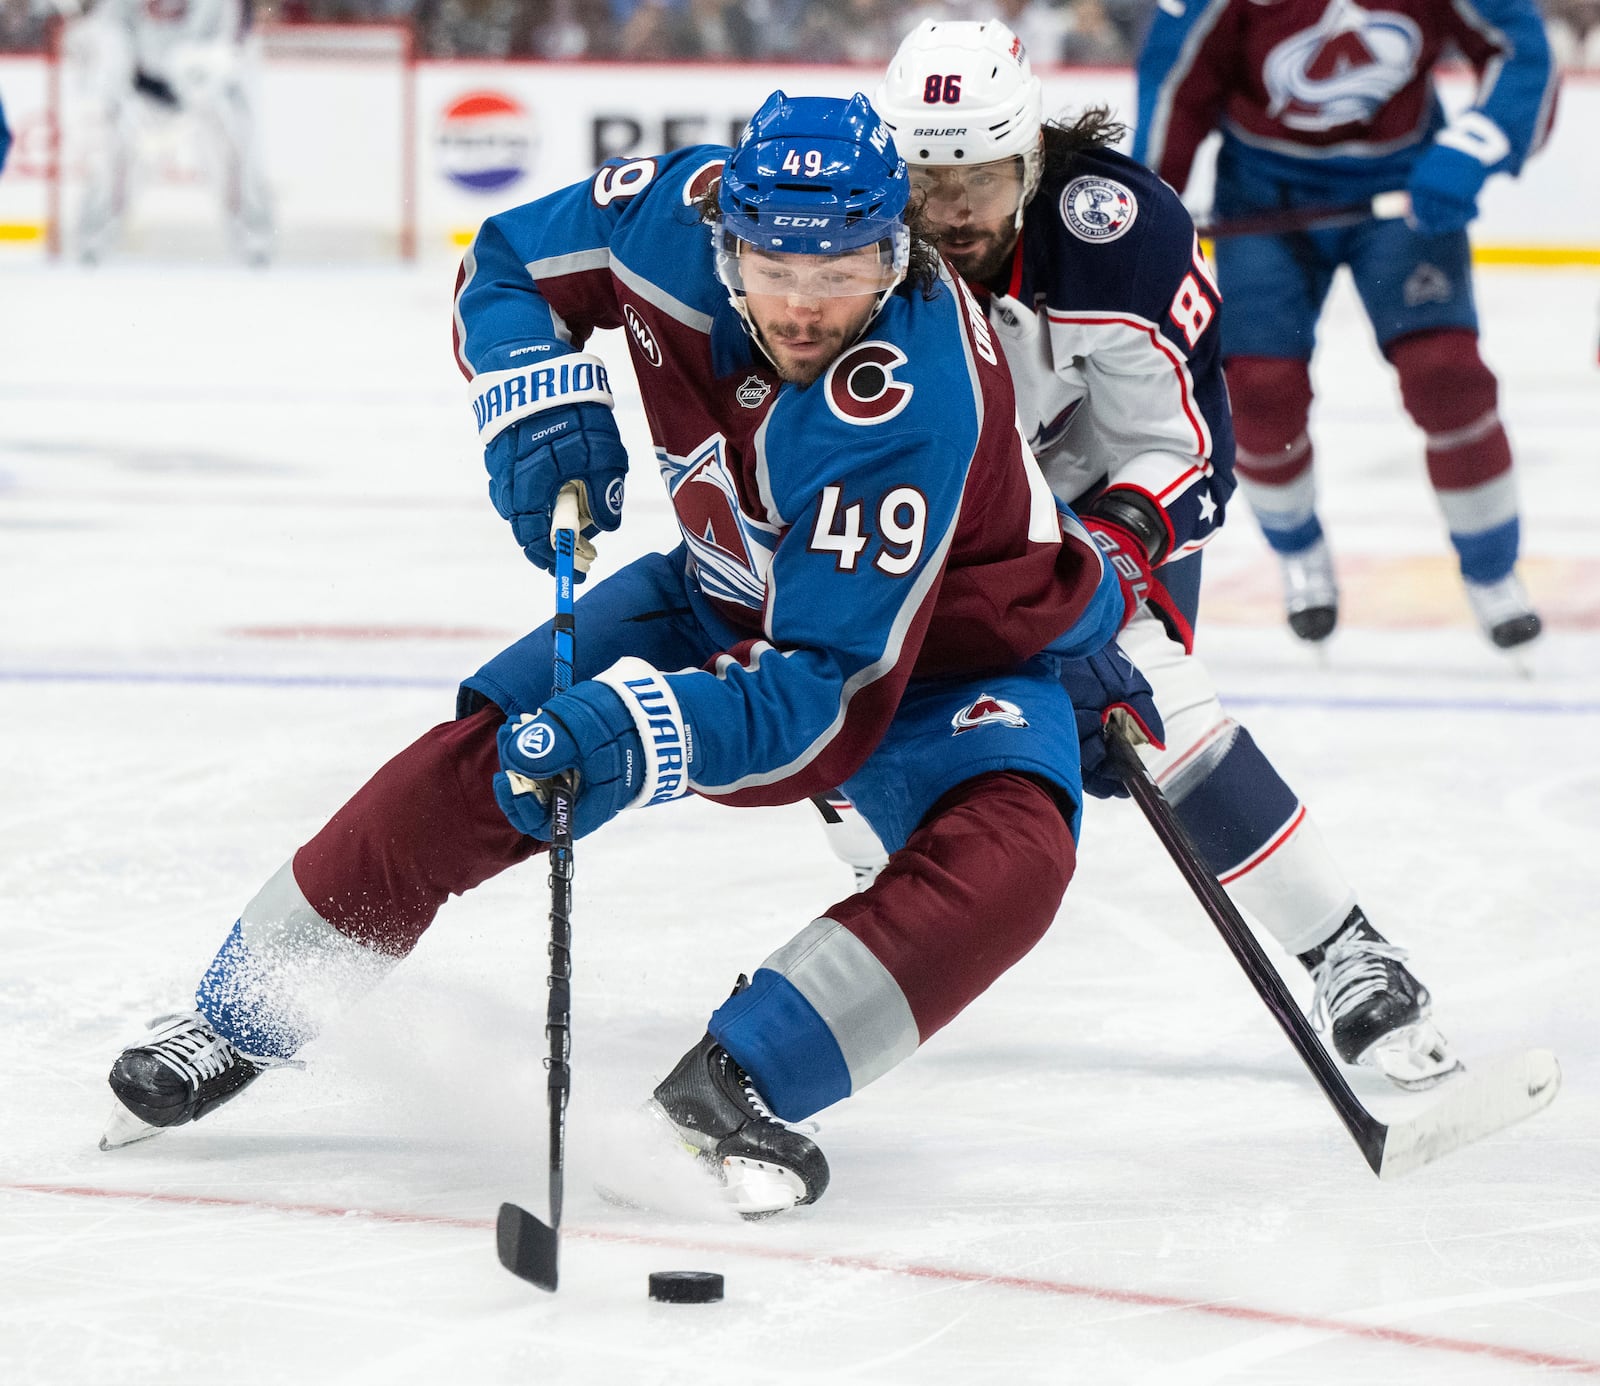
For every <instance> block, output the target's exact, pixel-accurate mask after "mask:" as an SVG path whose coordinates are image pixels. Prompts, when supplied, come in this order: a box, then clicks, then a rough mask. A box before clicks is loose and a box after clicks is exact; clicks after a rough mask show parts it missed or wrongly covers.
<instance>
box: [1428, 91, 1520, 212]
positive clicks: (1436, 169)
mask: <svg viewBox="0 0 1600 1386" xmlns="http://www.w3.org/2000/svg"><path fill="white" fill-rule="evenodd" d="M1510 152H1511V142H1510V140H1508V139H1507V138H1506V135H1505V131H1503V130H1502V129H1501V128H1500V127H1499V126H1498V125H1496V124H1495V123H1494V121H1492V120H1490V119H1489V117H1488V116H1486V115H1484V113H1483V112H1482V111H1465V112H1463V113H1462V114H1461V115H1460V116H1458V117H1456V119H1455V120H1453V121H1451V122H1450V124H1449V125H1447V126H1445V128H1444V129H1443V130H1441V131H1439V133H1438V134H1437V135H1435V136H1434V140H1433V143H1432V144H1431V145H1430V146H1429V147H1428V151H1427V153H1425V154H1424V155H1423V156H1422V157H1421V158H1420V159H1418V160H1417V163H1416V166H1415V167H1414V168H1413V169H1412V170H1411V178H1410V180H1409V181H1408V182H1407V184H1406V191H1407V192H1409V193H1410V194H1411V224H1412V225H1413V226H1415V227H1416V228H1417V230H1418V231H1421V232H1423V233H1425V234H1426V235H1430V236H1439V235H1443V234H1444V233H1445V232H1447V231H1464V230H1465V229H1466V228H1467V227H1468V226H1469V225H1470V224H1471V223H1472V221H1473V219H1474V218H1475V217H1476V216H1477V215H1478V192H1479V190H1480V189H1481V188H1482V187H1483V180H1484V179H1485V178H1487V177H1488V176H1489V170H1490V169H1492V168H1494V167H1495V166H1496V165H1497V164H1499V163H1500V162H1502V161H1503V160H1504V159H1505V157H1506V155H1507V154H1509V153H1510Z"/></svg>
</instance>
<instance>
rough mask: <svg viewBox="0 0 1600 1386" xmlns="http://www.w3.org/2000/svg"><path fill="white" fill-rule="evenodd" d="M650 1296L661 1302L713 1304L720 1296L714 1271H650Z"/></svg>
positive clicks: (718, 1280) (719, 1288) (720, 1290)
mask: <svg viewBox="0 0 1600 1386" xmlns="http://www.w3.org/2000/svg"><path fill="white" fill-rule="evenodd" d="M650 1298H651V1299H655V1300H660V1301H661V1303H663V1304H715V1303H716V1302H717V1301H718V1300H719V1299H721V1298H722V1277H721V1276H720V1275H718V1274H717V1273H716V1271H651V1272H650Z"/></svg>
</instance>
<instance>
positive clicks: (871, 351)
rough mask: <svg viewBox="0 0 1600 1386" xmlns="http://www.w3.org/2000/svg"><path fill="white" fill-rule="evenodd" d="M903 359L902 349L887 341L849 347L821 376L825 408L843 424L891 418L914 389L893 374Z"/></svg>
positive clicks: (907, 401) (903, 404) (902, 407)
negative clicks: (826, 403) (825, 402)
mask: <svg viewBox="0 0 1600 1386" xmlns="http://www.w3.org/2000/svg"><path fill="white" fill-rule="evenodd" d="M905 363H906V354H905V352H903V351H901V350H900V349H899V348H898V347H892V346H890V345H889V344H888V343H887V342H863V343H862V344H861V345H860V346H857V347H851V348H850V350H849V351H847V352H845V354H844V355H843V356H841V357H840V358H839V359H838V360H837V361H835V362H834V363H833V364H832V365H831V366H829V367H828V373H827V375H825V376H824V377H823V380H822V389H823V397H824V398H825V399H826V400H827V401H828V408H829V409H831V410H832V411H833V412H834V414H835V415H836V416H837V417H839V418H841V419H843V420H844V421H845V422H846V423H847V424H856V425H858V426H859V427H863V428H864V427H866V426H867V425H869V424H877V423H883V422H884V420H886V419H892V418H894V416H895V415H896V414H898V413H899V412H900V411H901V410H902V409H904V408H905V407H906V405H908V404H909V403H910V402H911V396H912V394H913V392H914V387H912V386H910V385H907V384H905V383H903V382H902V381H899V380H896V379H895V378H894V370H895V367H896V366H903V365H905Z"/></svg>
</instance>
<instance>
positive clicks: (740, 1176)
mask: <svg viewBox="0 0 1600 1386" xmlns="http://www.w3.org/2000/svg"><path fill="white" fill-rule="evenodd" d="M720 1176H721V1181H722V1196H723V1198H724V1199H725V1200H726V1201H727V1202H728V1203H731V1204H732V1205H733V1207H734V1209H735V1210H736V1211H737V1212H738V1214H739V1216H740V1217H742V1218H744V1219H745V1221H747V1222H759V1221H761V1220H762V1219H763V1218H770V1217H776V1216H777V1215H778V1214H779V1213H787V1212H788V1211H789V1209H791V1208H793V1207H794V1206H795V1205H796V1204H798V1203H799V1202H800V1200H801V1199H802V1198H804V1197H805V1196H806V1186H805V1181H804V1180H803V1179H801V1178H800V1176H799V1175H798V1174H796V1173H795V1172H794V1171H793V1170H789V1169H785V1168H784V1167H783V1166H782V1165H772V1164H767V1163H765V1162H763V1161H760V1160H751V1159H747V1158H744V1157H742V1156H737V1155H734V1156H729V1157H728V1158H727V1159H724V1160H723V1161H722V1168H721V1171H720Z"/></svg>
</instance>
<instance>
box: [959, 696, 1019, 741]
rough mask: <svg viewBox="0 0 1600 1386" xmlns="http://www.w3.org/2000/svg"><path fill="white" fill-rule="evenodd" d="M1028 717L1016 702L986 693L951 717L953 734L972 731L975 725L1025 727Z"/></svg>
mask: <svg viewBox="0 0 1600 1386" xmlns="http://www.w3.org/2000/svg"><path fill="white" fill-rule="evenodd" d="M1027 725H1028V719H1027V718H1026V717H1024V716H1023V715H1022V709H1021V708H1020V707H1018V706H1017V705H1016V704H1015V703H1008V702H1006V701H1005V700H1004V699H1001V698H991V697H990V696H989V695H988V694H987V693H985V694H984V695H983V696H982V697H981V698H979V699H978V701H977V702H975V703H969V704H968V705H967V706H966V707H964V708H962V709H961V711H960V712H958V713H956V715H955V716H954V717H952V718H951V719H950V726H951V728H952V729H953V734H954V735H956V736H960V735H961V733H962V732H969V731H972V730H973V728H975V727H1025V726H1027Z"/></svg>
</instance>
